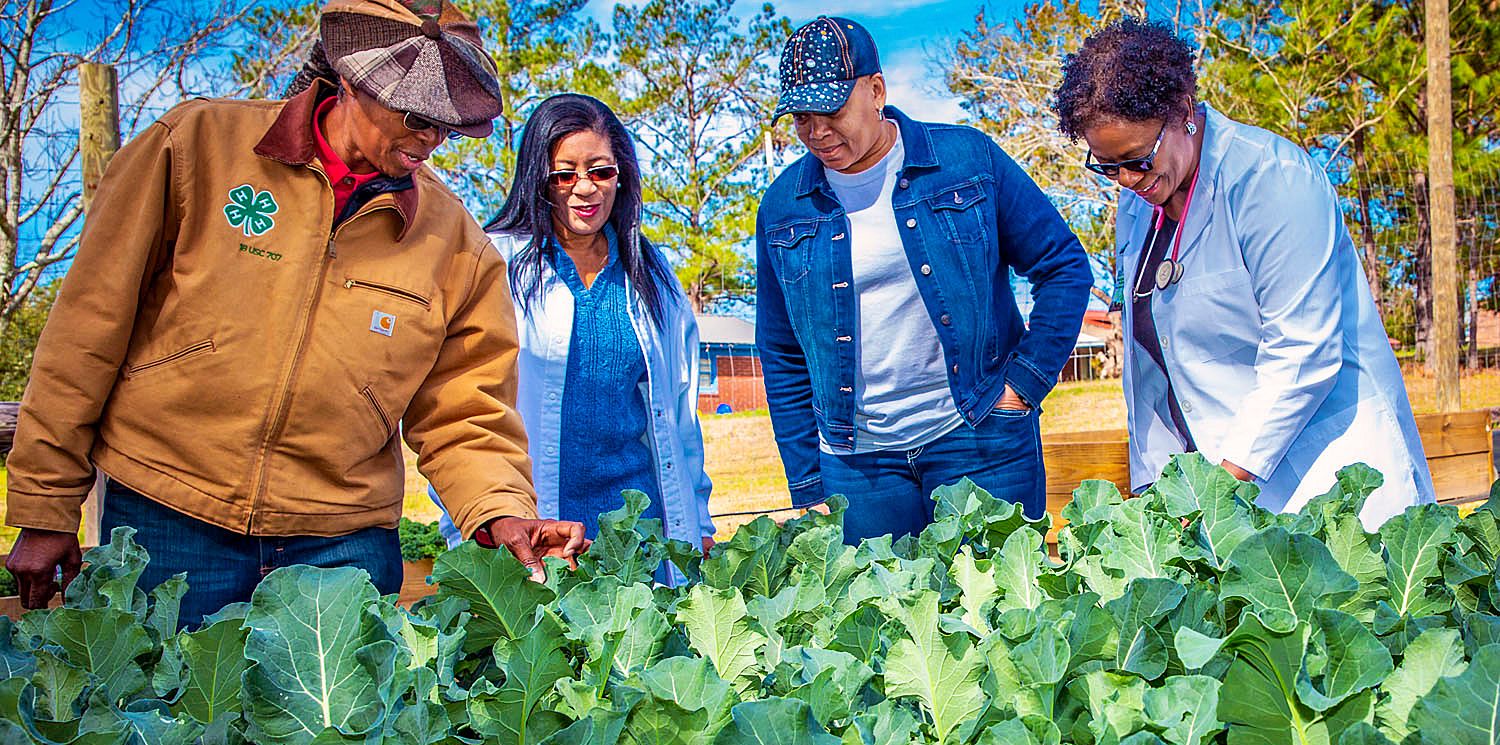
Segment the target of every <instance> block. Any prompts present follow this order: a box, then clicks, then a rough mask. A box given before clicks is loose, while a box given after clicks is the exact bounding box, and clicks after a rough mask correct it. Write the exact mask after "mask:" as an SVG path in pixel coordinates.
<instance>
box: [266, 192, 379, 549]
mask: <svg viewBox="0 0 1500 745" xmlns="http://www.w3.org/2000/svg"><path fill="white" fill-rule="evenodd" d="M312 170H313V171H314V172H315V173H317V174H318V175H319V176H320V177H322V179H323V183H324V184H325V185H327V186H328V188H329V191H332V189H333V184H331V183H329V181H328V175H327V174H326V173H323V171H322V170H321V169H319V168H317V167H312ZM382 209H395V207H394V206H393V205H380V206H376V207H373V208H371V207H366V208H362V209H361V210H360V211H359V212H356V213H355V214H354V215H352V216H351V217H350V218H349V219H348V220H345V221H343V222H342V223H339V225H338V226H336V227H334V226H330V231H329V235H328V250H327V251H326V252H325V253H324V254H323V255H322V256H320V257H319V259H318V276H317V277H316V278H314V280H313V286H312V297H311V299H310V303H309V305H308V308H307V314H306V317H305V318H304V319H303V321H302V331H301V333H299V334H298V336H297V347H296V349H295V350H293V352H292V364H291V367H289V368H288V369H287V375H286V378H285V380H283V381H282V383H281V390H280V391H279V392H278V394H277V396H278V401H277V403H276V408H275V413H274V414H273V415H272V417H271V422H270V425H269V426H268V427H267V428H266V435H265V439H263V440H261V443H260V453H259V455H258V457H259V458H260V463H259V464H257V466H256V468H255V479H254V481H253V482H252V483H253V485H254V487H253V488H252V489H251V491H250V494H251V497H250V517H249V519H248V520H247V521H246V524H245V532H246V534H253V533H254V532H255V518H256V516H257V515H258V514H259V512H260V503H261V500H262V499H263V498H264V497H265V492H266V472H267V471H268V470H269V469H270V466H271V458H270V450H271V445H272V443H274V442H276V441H277V440H278V439H279V438H280V437H281V430H282V428H283V427H285V426H286V415H287V410H288V409H290V408H291V402H292V395H291V389H292V381H293V380H295V379H296V378H297V370H298V368H300V367H301V366H302V354H303V352H305V351H306V349H307V338H308V336H310V335H311V332H312V325H313V319H314V318H316V317H317V310H318V301H319V300H321V299H322V297H323V282H324V281H325V280H326V279H327V278H328V266H329V264H330V262H331V261H332V259H334V258H336V257H337V256H338V249H337V248H335V243H336V242H337V240H338V235H339V230H341V229H343V227H344V226H345V225H348V224H349V223H351V222H353V221H354V219H355V218H357V217H360V216H363V215H367V214H370V213H372V212H375V211H377V210H382Z"/></svg>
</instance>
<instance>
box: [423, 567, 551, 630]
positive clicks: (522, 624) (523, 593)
mask: <svg viewBox="0 0 1500 745" xmlns="http://www.w3.org/2000/svg"><path fill="white" fill-rule="evenodd" d="M432 581H433V582H435V583H437V585H438V597H439V598H445V597H456V598H462V599H463V600H465V601H468V603H469V612H470V613H472V614H473V615H474V617H473V619H471V620H470V621H469V623H468V625H467V626H466V627H465V628H466V630H467V632H468V637H467V639H465V641H464V650H465V651H467V652H473V651H475V650H479V649H488V648H490V647H491V646H493V645H494V643H495V642H496V641H498V640H500V639H515V638H517V637H518V636H520V635H521V634H524V633H526V631H527V630H528V629H530V628H531V627H532V626H533V625H534V624H535V616H536V609H537V607H538V606H541V605H545V604H547V603H549V602H551V601H552V600H553V599H554V597H555V596H554V595H553V593H552V591H551V590H549V589H547V588H546V587H544V586H542V585H539V584H537V583H535V582H532V581H531V572H530V570H528V569H527V568H526V567H525V566H523V565H522V564H521V562H520V561H517V560H516V558H515V557H514V556H513V555H511V553H510V552H509V551H505V550H496V549H488V548H483V547H481V546H480V545H479V544H477V543H474V542H472V541H465V542H464V543H461V544H459V545H458V546H457V547H456V548H454V549H452V550H449V551H448V552H447V553H444V554H443V555H441V556H439V557H437V560H436V561H434V562H433V565H432Z"/></svg>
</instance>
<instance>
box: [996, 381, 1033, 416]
mask: <svg viewBox="0 0 1500 745" xmlns="http://www.w3.org/2000/svg"><path fill="white" fill-rule="evenodd" d="M995 408H997V409H1007V410H1009V411H1030V410H1031V404H1028V403H1026V400H1025V399H1023V398H1021V396H1020V394H1018V393H1016V391H1015V389H1014V388H1011V387H1010V386H1009V385H1006V386H1005V393H1003V394H1001V396H1000V400H999V401H997V402H996V403H995Z"/></svg>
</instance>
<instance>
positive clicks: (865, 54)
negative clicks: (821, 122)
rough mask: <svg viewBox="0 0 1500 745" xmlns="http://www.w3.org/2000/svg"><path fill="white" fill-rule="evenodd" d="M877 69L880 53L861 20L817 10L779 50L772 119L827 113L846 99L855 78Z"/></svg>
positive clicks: (852, 87)
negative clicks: (778, 81)
mask: <svg viewBox="0 0 1500 745" xmlns="http://www.w3.org/2000/svg"><path fill="white" fill-rule="evenodd" d="M877 72H880V54H879V52H877V51H876V50H875V39H873V38H871V36H870V32H869V31H866V30H865V27H864V26H861V25H859V24H858V23H855V22H854V21H851V20H849V19H847V18H837V17H834V16H818V18H817V20H814V21H813V22H811V23H809V24H807V25H806V26H803V27H802V28H799V29H797V30H796V32H794V33H793V34H792V36H791V38H789V39H787V40H786V48H785V49H783V50H782V51H781V100H780V101H779V102H778V103H777V104H776V115H775V116H774V117H772V121H775V120H776V119H780V118H781V117H782V116H784V115H786V114H790V113H794V112H795V113H802V112H806V113H812V114H832V113H834V112H836V111H838V110H839V109H841V108H843V107H844V102H845V101H847V100H849V94H850V92H852V91H853V90H854V82H855V81H856V80H858V79H860V78H862V77H864V76H866V75H874V74H875V73H877Z"/></svg>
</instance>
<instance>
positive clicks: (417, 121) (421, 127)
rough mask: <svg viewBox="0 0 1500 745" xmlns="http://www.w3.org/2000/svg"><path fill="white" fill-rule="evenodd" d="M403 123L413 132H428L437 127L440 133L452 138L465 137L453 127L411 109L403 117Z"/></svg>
mask: <svg viewBox="0 0 1500 745" xmlns="http://www.w3.org/2000/svg"><path fill="white" fill-rule="evenodd" d="M401 123H402V124H403V125H405V126H406V128H407V129H409V130H411V131H413V132H426V131H427V130H429V129H436V130H437V131H438V133H439V134H441V135H443V136H444V137H447V138H448V139H450V140H456V139H458V138H460V137H463V135H461V134H459V133H458V132H455V131H454V130H453V128H452V127H448V126H445V125H442V124H438V123H437V122H435V121H433V120H431V119H428V118H425V117H423V116H422V115H420V114H413V113H412V112H410V111H408V112H406V116H403V117H401Z"/></svg>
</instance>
